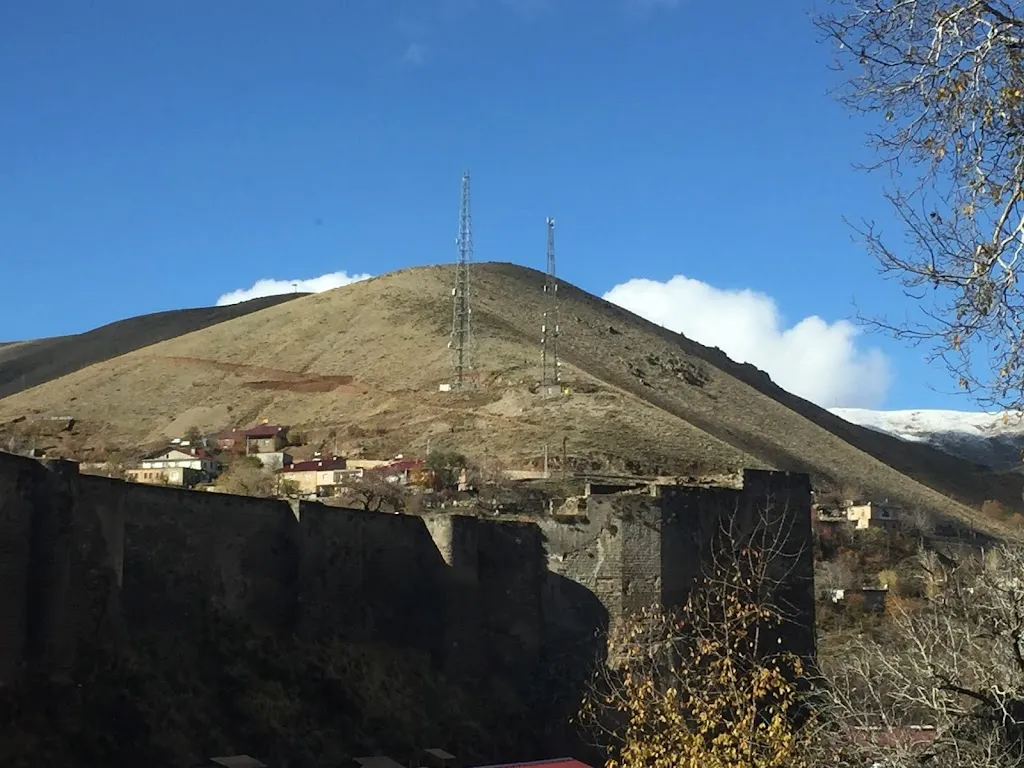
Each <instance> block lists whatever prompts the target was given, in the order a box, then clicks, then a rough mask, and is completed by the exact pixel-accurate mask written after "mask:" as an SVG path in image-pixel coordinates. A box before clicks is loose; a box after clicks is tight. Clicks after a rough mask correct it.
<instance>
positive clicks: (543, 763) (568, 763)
mask: <svg viewBox="0 0 1024 768" xmlns="http://www.w3.org/2000/svg"><path fill="white" fill-rule="evenodd" d="M478 768H591V766H589V765H587V764H586V763H581V762H580V761H579V760H573V759H572V758H571V757H562V758H559V759H557V760H536V761H534V762H532V763H502V764H501V765H484V766H479V767H478Z"/></svg>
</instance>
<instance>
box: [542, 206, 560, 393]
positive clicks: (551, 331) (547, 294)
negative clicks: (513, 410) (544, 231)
mask: <svg viewBox="0 0 1024 768" xmlns="http://www.w3.org/2000/svg"><path fill="white" fill-rule="evenodd" d="M547 225H548V271H547V276H546V277H545V279H544V324H543V325H542V326H541V375H540V386H541V391H542V392H543V393H544V394H552V389H553V388H556V387H558V385H559V376H558V332H559V328H558V279H557V278H556V277H555V220H554V219H552V218H549V219H548V220H547Z"/></svg>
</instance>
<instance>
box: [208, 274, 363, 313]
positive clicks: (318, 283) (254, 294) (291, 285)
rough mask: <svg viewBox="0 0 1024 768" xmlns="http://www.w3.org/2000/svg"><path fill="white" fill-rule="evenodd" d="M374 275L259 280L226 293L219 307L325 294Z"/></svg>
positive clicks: (334, 275)
mask: <svg viewBox="0 0 1024 768" xmlns="http://www.w3.org/2000/svg"><path fill="white" fill-rule="evenodd" d="M370 277H373V275H366V274H361V275H350V274H348V272H329V273H328V274H326V275H320V277H311V278H309V279H307V280H272V279H268V278H264V279H263V280H257V281H256V282H255V283H253V284H252V286H251V287H249V288H239V289H238V290H237V291H231V293H225V294H224V295H223V296H221V297H220V298H219V299H217V306H218V307H223V306H225V305H227V304H238V303H239V302H240V301H248V300H249V299H258V298H259V297H260V296H277V295H278V294H281V293H292V292H293V291H296V292H298V293H323V292H324V291H329V290H331V289H332V288H339V287H341V286H343V285H348V284H349V283H355V282H358V281H360V280H366V279H368V278H370Z"/></svg>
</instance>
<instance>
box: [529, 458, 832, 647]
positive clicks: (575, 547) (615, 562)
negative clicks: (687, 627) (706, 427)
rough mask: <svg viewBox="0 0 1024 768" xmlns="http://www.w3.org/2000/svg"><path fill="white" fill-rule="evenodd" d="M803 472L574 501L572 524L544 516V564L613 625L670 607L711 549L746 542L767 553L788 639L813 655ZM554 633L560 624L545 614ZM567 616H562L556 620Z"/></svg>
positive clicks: (752, 474) (752, 473)
mask: <svg viewBox="0 0 1024 768" xmlns="http://www.w3.org/2000/svg"><path fill="white" fill-rule="evenodd" d="M810 490H811V488H810V479H809V478H808V476H807V475H803V474H797V473H786V472H768V471H761V470H747V471H745V472H744V484H743V488H742V490H737V489H732V488H703V487H689V486H663V487H661V488H660V489H659V491H660V492H659V494H658V495H657V496H651V495H650V494H648V493H644V492H632V493H630V492H627V493H618V494H606V495H591V496H589V497H587V498H586V499H581V500H580V501H581V504H585V507H583V511H584V516H583V517H582V518H581V519H580V520H577V521H573V522H565V521H556V520H545V521H542V522H540V524H539V525H540V527H541V529H542V530H543V531H544V534H545V536H546V538H547V541H548V562H549V567H550V569H551V570H552V571H553V572H555V573H558V574H562V575H564V576H566V577H568V578H570V579H572V580H573V581H575V582H577V583H579V584H582V585H584V586H586V587H587V588H588V589H590V590H591V591H592V592H593V593H594V595H595V596H596V597H597V598H598V599H599V600H600V601H601V603H602V604H603V605H604V607H605V608H606V609H607V612H608V616H609V620H610V621H611V622H612V623H613V624H614V623H615V622H616V621H619V620H621V619H622V618H624V617H625V616H627V615H628V614H629V613H630V612H631V611H633V610H636V609H638V608H642V607H645V606H649V605H652V604H661V605H664V606H666V607H670V608H671V607H678V606H681V605H682V604H683V603H685V601H686V598H687V596H688V595H689V593H690V590H691V589H692V588H693V585H694V584H695V583H697V581H698V580H699V579H700V578H701V576H702V575H703V574H705V573H706V572H707V570H708V569H709V567H710V566H711V558H712V555H713V552H714V550H715V548H716V547H723V546H724V547H729V546H730V544H729V541H728V538H731V539H732V541H733V542H750V541H751V538H752V537H755V538H756V539H757V540H756V541H752V542H751V543H753V544H754V545H755V547H758V548H762V549H766V550H769V551H771V553H772V559H771V566H770V570H769V574H768V576H769V578H771V579H777V580H779V581H780V582H781V586H780V588H779V589H778V591H777V597H778V598H779V599H780V600H782V601H783V602H784V603H785V604H786V605H785V608H786V610H787V613H790V614H792V615H793V616H794V621H793V622H792V626H791V627H789V631H788V636H787V641H788V642H789V643H790V647H792V649H793V650H795V651H797V652H800V653H805V654H807V655H811V654H813V649H814V599H813V571H814V564H813V553H812V546H811V513H810V508H811V495H810ZM551 620H552V621H553V622H554V623H555V626H554V627H552V629H553V630H554V631H562V632H570V631H571V629H570V627H568V626H564V627H559V626H558V623H559V621H560V620H561V619H560V617H558V616H552V618H551ZM565 621H568V619H565Z"/></svg>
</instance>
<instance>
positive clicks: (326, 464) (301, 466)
mask: <svg viewBox="0 0 1024 768" xmlns="http://www.w3.org/2000/svg"><path fill="white" fill-rule="evenodd" d="M331 469H345V459H343V458H340V457H337V456H336V457H334V458H331V459H310V460H309V461H299V462H296V463H295V464H290V465H288V466H287V467H284V468H283V469H280V470H278V471H279V472H315V471H318V470H322V471H326V470H331Z"/></svg>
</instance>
